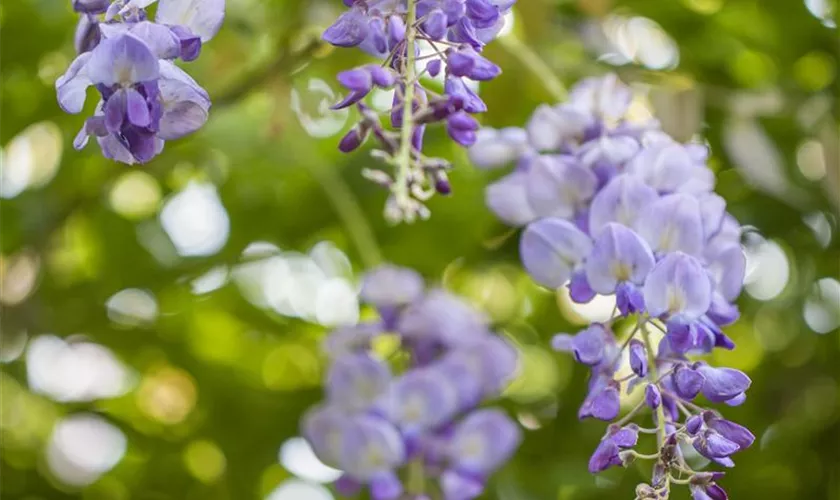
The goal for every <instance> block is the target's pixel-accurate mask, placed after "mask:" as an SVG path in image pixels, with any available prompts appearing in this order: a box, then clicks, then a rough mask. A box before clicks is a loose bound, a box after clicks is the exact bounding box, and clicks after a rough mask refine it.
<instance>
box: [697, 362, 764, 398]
mask: <svg viewBox="0 0 840 500" xmlns="http://www.w3.org/2000/svg"><path fill="white" fill-rule="evenodd" d="M697 370H698V371H699V372H700V373H702V374H703V377H705V382H704V383H703V395H704V396H705V397H706V398H708V399H709V400H710V401H713V402H715V403H722V402H724V401H726V400H728V399H732V398H734V397H736V396H738V395H740V394H741V393H743V392H745V391H746V390H747V389H748V388H749V387H750V384H752V381H751V380H750V378H749V377H748V376H747V375H746V374H745V373H744V372H742V371H740V370H735V369H734V368H715V367H713V366H709V365H707V364H701V365H700V366H698V367H697Z"/></svg>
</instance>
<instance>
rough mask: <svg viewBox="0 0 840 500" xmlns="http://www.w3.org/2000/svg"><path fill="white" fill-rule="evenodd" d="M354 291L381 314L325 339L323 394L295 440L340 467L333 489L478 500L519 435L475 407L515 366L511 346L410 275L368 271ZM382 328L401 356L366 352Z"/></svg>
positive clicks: (476, 315)
mask: <svg viewBox="0 0 840 500" xmlns="http://www.w3.org/2000/svg"><path fill="white" fill-rule="evenodd" d="M361 298H362V300H363V301H365V302H366V303H368V304H370V305H372V306H374V307H375V308H376V309H377V311H378V312H379V314H380V320H379V321H376V322H372V323H363V324H360V325H357V326H353V327H344V328H339V329H338V330H335V331H334V332H332V333H331V334H330V335H329V337H328V338H327V340H326V342H325V344H324V345H325V351H326V353H327V355H328V356H329V358H330V362H331V363H330V368H329V371H328V374H327V379H326V384H325V385H326V386H325V393H326V400H325V401H324V402H323V403H322V404H320V405H319V406H317V407H315V408H313V409H311V410H310V411H309V412H308V413H307V414H306V415H305V416H304V418H303V422H302V429H303V434H304V436H305V437H306V439H307V440H308V441H309V443H310V444H311V445H312V448H313V449H314V450H315V453H316V454H317V456H318V457H319V458H320V459H321V460H322V461H324V462H325V463H327V464H328V465H331V466H333V467H336V468H338V469H341V470H342V471H344V475H343V476H342V477H341V478H340V479H339V480H338V482H337V485H336V486H337V488H338V490H339V492H340V493H342V494H346V495H353V494H355V493H356V492H357V491H359V490H360V489H361V488H363V487H367V488H368V489H369V491H370V495H371V497H372V498H373V499H374V500H394V499H398V498H411V499H420V498H428V497H426V496H423V495H428V494H430V493H432V492H435V494H434V495H433V496H432V497H434V498H443V499H444V500H469V499H472V498H475V497H477V496H478V495H480V494H481V492H482V491H483V489H484V485H485V483H486V481H487V479H488V477H489V476H490V475H491V474H492V473H493V472H494V471H495V470H496V469H498V468H499V467H500V466H501V465H502V464H504V463H505V462H506V461H507V460H508V459H509V458H510V456H511V455H512V454H513V452H514V451H515V450H516V448H517V447H518V445H519V442H520V439H521V432H520V430H519V428H518V427H517V425H516V424H515V423H514V422H513V421H512V420H511V419H510V418H509V417H508V416H507V415H506V414H505V413H503V412H502V411H500V410H498V409H493V408H488V407H480V406H479V405H481V404H482V403H483V402H486V401H488V400H491V399H493V398H496V397H498V396H499V395H500V394H501V392H502V390H503V389H504V388H505V386H506V385H507V383H508V382H509V381H510V380H511V378H512V377H513V376H514V374H515V373H516V370H517V363H518V356H517V353H516V350H515V349H514V348H513V347H512V346H511V345H510V344H509V343H508V342H506V341H505V340H503V339H502V338H500V337H499V336H497V335H495V334H493V333H492V332H491V331H490V330H489V328H488V324H487V320H486V318H485V317H484V316H483V315H482V314H481V313H480V312H478V311H476V310H475V309H473V308H472V307H471V306H470V305H468V304H466V303H465V302H463V301H462V300H461V299H459V298H458V297H456V296H454V295H452V294H450V293H448V292H446V291H443V290H440V289H432V290H428V291H427V290H425V286H424V283H423V280H422V278H421V277H420V276H419V275H418V274H417V273H415V272H414V271H412V270H409V269H404V268H398V267H394V266H391V265H385V266H382V267H379V268H377V269H375V270H373V271H371V272H370V273H369V274H367V275H366V276H365V278H364V280H363V285H362V290H361ZM388 333H395V334H396V335H397V336H398V337H399V339H400V343H401V348H400V349H401V352H402V353H403V354H404V356H394V357H391V358H390V359H388V360H386V359H382V358H380V357H379V356H377V355H376V354H375V353H374V351H373V350H372V343H373V341H374V340H375V338H376V337H378V336H380V335H385V334H388ZM437 493H440V494H439V495H438V494H437Z"/></svg>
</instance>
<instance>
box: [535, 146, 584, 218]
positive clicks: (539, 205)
mask: <svg viewBox="0 0 840 500" xmlns="http://www.w3.org/2000/svg"><path fill="white" fill-rule="evenodd" d="M597 183H598V179H597V178H596V177H595V174H593V173H592V171H591V170H589V169H587V168H585V167H582V166H581V165H579V164H578V163H577V162H576V161H575V159H574V158H573V157H566V156H544V155H543V156H538V157H537V158H536V159H534V161H533V162H532V163H531V168H530V170H529V171H528V182H527V188H528V199H529V200H530V202H531V206H533V207H534V210H536V212H537V215H539V216H541V217H560V218H564V219H571V218H572V216H574V214H575V213H576V212H577V211H578V210H579V209H580V208H582V207H583V206H584V204H585V203H586V202H587V201H589V199H590V198H591V197H592V195H593V194H594V193H595V188H596V187H597Z"/></svg>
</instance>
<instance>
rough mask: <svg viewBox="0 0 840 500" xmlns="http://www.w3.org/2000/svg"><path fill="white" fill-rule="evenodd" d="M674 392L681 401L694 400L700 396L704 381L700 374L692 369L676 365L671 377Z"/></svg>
mask: <svg viewBox="0 0 840 500" xmlns="http://www.w3.org/2000/svg"><path fill="white" fill-rule="evenodd" d="M671 381H672V382H673V384H674V390H675V391H676V392H677V395H679V397H681V398H683V399H689V400H691V399H694V398H695V397H697V395H698V394H700V390H701V389H702V388H703V384H704V382H705V381H706V379H705V377H704V376H703V374H702V373H700V372H699V371H697V370H695V369H694V368H691V367H687V366H685V365H677V367H676V368H675V369H674V373H673V374H672V375H671Z"/></svg>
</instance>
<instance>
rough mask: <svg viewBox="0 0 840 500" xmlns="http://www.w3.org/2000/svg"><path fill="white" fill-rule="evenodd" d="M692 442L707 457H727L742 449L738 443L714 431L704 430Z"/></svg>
mask: <svg viewBox="0 0 840 500" xmlns="http://www.w3.org/2000/svg"><path fill="white" fill-rule="evenodd" d="M692 444H693V445H694V448H695V449H696V450H697V451H698V452H699V453H700V454H701V455H703V456H704V457H706V458H725V457H728V456H729V455H732V454H733V453H735V452H736V451H738V450H739V449H740V447H739V446H738V444H737V443H735V442H733V441H730V440H728V439H726V438H725V437H723V436H721V435H720V434H718V433H717V432H713V431H704V432H702V433H701V434H699V435H697V436H696V437H695V438H694V440H693V441H692Z"/></svg>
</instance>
